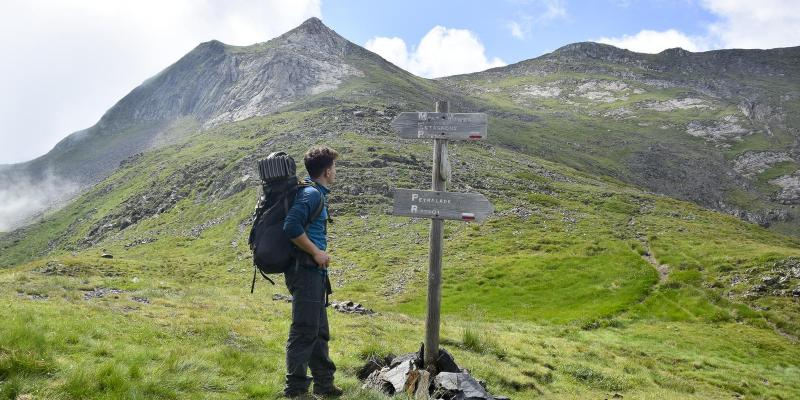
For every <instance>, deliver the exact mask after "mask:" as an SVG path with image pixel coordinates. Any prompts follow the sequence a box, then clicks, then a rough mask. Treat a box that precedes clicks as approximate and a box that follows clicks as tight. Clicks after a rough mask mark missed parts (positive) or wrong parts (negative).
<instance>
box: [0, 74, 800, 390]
mask: <svg viewBox="0 0 800 400" xmlns="http://www.w3.org/2000/svg"><path fill="white" fill-rule="evenodd" d="M420 90H425V88H422V89H420ZM317 100H319V101H322V100H321V99H317ZM372 106H373V107H376V108H378V107H379V106H380V105H379V104H372ZM357 107H359V106H358V105H354V104H347V103H346V102H344V103H343V104H339V105H335V106H328V107H323V108H317V109H315V110H314V111H305V112H304V111H291V112H285V113H281V114H277V115H274V116H270V117H265V118H257V119H251V120H247V121H244V122H241V123H236V124H229V125H225V126H222V127H219V128H216V129H213V130H210V131H207V132H204V133H203V134H202V135H197V136H191V135H190V136H185V135H183V134H182V135H181V136H180V138H178V139H176V141H177V143H176V144H175V145H172V146H168V147H165V148H163V149H160V150H157V151H154V152H151V153H148V154H145V155H144V156H143V157H141V158H139V159H137V160H134V161H133V162H132V163H129V164H127V165H126V166H125V167H123V168H121V169H120V170H118V171H117V172H116V173H114V174H113V175H112V176H111V177H109V178H108V179H107V180H105V181H104V182H103V183H101V184H100V185H98V186H97V187H95V188H94V189H93V190H92V191H90V192H88V193H86V194H84V195H83V196H82V197H81V198H80V199H78V201H76V202H74V203H73V204H71V205H69V206H67V207H65V208H64V209H62V210H60V211H58V212H56V213H54V214H53V215H51V216H49V217H48V218H47V219H46V220H45V221H44V222H43V223H40V224H37V225H34V226H32V227H31V228H29V229H27V230H25V232H23V234H24V235H25V236H24V239H22V240H20V241H19V242H17V243H16V244H14V243H13V241H14V240H16V239H15V238H17V239H18V238H19V236H16V235H6V236H4V237H2V238H0V248H2V255H0V262H2V264H3V265H6V266H9V265H13V266H12V267H10V268H7V269H5V270H2V271H0V297H2V302H0V303H1V304H3V306H2V307H0V319H2V320H3V321H5V323H3V324H2V325H0V382H1V383H0V393H2V396H0V398H14V397H15V395H17V394H21V393H32V394H33V395H34V396H35V397H36V398H196V397H200V396H203V397H210V398H232V399H233V398H237V399H238V398H242V397H250V398H272V397H274V395H275V394H276V393H277V392H279V390H280V387H281V384H282V383H281V381H282V364H283V345H284V340H285V334H286V331H287V330H288V321H289V315H290V309H289V306H288V304H285V303H282V302H273V301H271V300H270V297H271V294H272V293H283V292H285V289H284V288H283V286H282V283H281V282H280V281H279V282H278V286H276V287H274V288H273V287H270V286H269V285H267V284H265V283H263V282H259V283H258V285H257V287H256V293H255V295H252V296H251V295H250V294H249V293H248V292H247V290H248V286H249V282H250V278H251V276H252V275H251V271H252V270H251V267H250V265H249V262H248V250H247V245H246V235H247V229H248V227H249V226H248V217H249V214H250V212H251V210H252V209H251V207H252V205H253V203H254V200H255V199H256V197H257V184H256V182H255V181H254V180H253V179H252V178H251V179H249V180H247V181H246V182H247V183H246V186H245V187H244V189H243V190H241V191H238V192H237V191H236V190H233V191H232V192H233V194H232V195H230V196H227V197H226V196H223V195H222V194H221V193H224V192H225V189H226V188H228V187H234V186H236V185H237V184H238V183H239V182H241V181H242V179H241V178H242V176H243V175H245V174H248V173H249V174H250V176H251V177H253V176H255V175H254V171H253V170H252V166H253V160H254V159H255V158H256V157H258V156H263V155H265V154H267V153H268V152H270V151H273V150H275V149H288V150H289V151H290V153H291V154H295V155H299V154H301V153H302V151H303V150H304V149H305V148H307V147H308V146H309V145H310V144H312V143H317V142H324V143H329V144H331V145H332V146H334V147H336V148H338V149H340V150H341V152H342V154H343V157H342V160H341V168H340V175H341V176H340V182H338V184H337V187H336V188H335V189H336V190H335V191H334V195H333V198H332V203H333V208H334V210H335V217H336V222H335V224H333V225H332V226H331V235H332V239H331V242H332V253H333V256H334V259H335V263H334V264H335V266H334V267H333V269H332V272H331V273H332V277H333V282H334V286H335V287H334V290H335V292H336V293H335V294H334V299H351V300H356V301H361V302H363V303H364V304H365V305H366V306H367V307H370V308H373V309H376V310H378V311H379V312H380V314H379V315H377V316H371V317H357V316H350V315H343V314H338V313H334V312H331V322H332V325H333V327H332V330H333V332H334V339H333V342H332V345H331V347H332V351H333V357H334V359H335V360H336V361H337V363H338V365H339V367H340V373H339V377H340V378H339V379H340V380H341V382H342V383H343V384H344V386H345V388H346V389H347V396H348V398H377V396H375V395H372V394H369V393H365V392H362V391H360V390H359V389H358V387H359V384H358V383H357V381H356V380H355V378H354V373H355V370H356V369H357V368H358V367H359V366H360V365H361V364H362V363H363V358H364V357H366V356H369V355H370V354H383V353H386V352H395V353H400V352H406V351H412V350H413V349H415V348H416V347H417V346H418V343H419V342H420V340H421V338H422V337H423V330H424V323H423V321H424V315H423V307H424V299H423V297H424V286H425V276H426V274H425V270H426V264H427V261H426V258H427V253H426V248H427V246H426V243H427V229H428V222H427V221H423V220H409V219H405V218H396V217H391V216H388V215H385V209H386V207H387V206H388V205H389V198H388V197H387V196H386V195H385V193H386V189H387V188H391V187H395V186H398V187H421V188H424V187H426V186H427V182H428V180H429V174H430V170H429V165H430V157H431V156H430V144H429V143H417V142H405V141H400V140H397V139H395V138H394V136H393V135H392V134H391V133H390V132H389V131H388V127H387V124H388V119H387V118H381V117H379V116H370V117H364V118H355V117H353V116H352V113H351V112H350V110H352V109H353V108H357ZM512 124H513V123H512V122H509V121H504V120H495V121H492V125H491V132H492V133H493V134H496V135H497V136H504V135H511V134H512V132H513V131H512V130H511V128H510V127H511V126H512ZM412 156H413V157H412ZM451 159H452V164H453V171H454V178H455V180H454V182H453V183H452V185H451V186H450V187H451V189H452V190H457V191H467V190H469V191H479V192H482V193H484V194H486V195H487V196H489V197H490V199H491V200H492V202H493V203H494V205H495V208H496V210H497V213H496V215H495V216H494V217H493V218H491V219H490V220H489V221H488V222H487V223H485V224H483V225H477V224H459V223H455V222H448V223H447V224H446V244H445V260H444V263H445V278H444V282H445V285H444V299H443V313H444V319H443V327H442V329H443V334H442V337H443V342H444V346H445V347H447V348H448V349H450V350H452V351H453V352H454V353H455V355H456V358H457V360H458V361H459V362H460V364H461V365H462V366H465V367H467V368H469V369H470V370H471V371H473V372H474V373H476V374H477V375H478V376H479V377H481V378H483V379H485V380H486V381H487V382H488V384H489V387H490V389H491V390H493V391H494V392H497V393H503V394H507V395H510V396H511V397H513V398H533V397H536V396H538V395H541V394H544V395H546V396H547V397H551V398H574V397H580V398H585V397H600V396H609V395H610V394H612V393H614V392H620V393H623V394H624V395H625V396H627V397H633V398H657V397H658V398H723V397H730V396H731V395H732V394H736V393H739V394H743V395H745V396H747V397H769V398H787V399H788V398H793V397H797V396H798V394H800V385H799V384H798V381H797V380H796V376H797V373H798V362H797V360H798V359H800V351H798V349H797V346H796V344H795V342H794V341H792V340H790V339H787V338H786V337H784V336H782V335H781V334H780V333H779V332H783V333H784V334H789V335H797V334H798V333H800V329H799V328H798V327H797V325H796V322H794V321H797V316H798V314H800V313H798V310H797V305H796V304H797V303H796V301H793V300H789V301H786V300H785V299H784V298H777V297H769V296H768V297H766V298H761V299H757V300H754V301H750V300H744V299H742V298H739V297H736V296H732V297H731V296H728V292H727V289H726V287H727V285H723V286H722V287H720V285H714V283H715V282H717V281H718V280H721V279H725V277H727V276H729V275H730V274H731V273H734V272H741V273H744V271H746V270H748V269H751V268H757V267H763V266H765V265H768V264H769V263H770V262H774V261H775V260H779V259H784V258H787V257H791V256H799V255H800V251H799V250H798V247H797V245H798V243H797V241H796V240H795V239H791V238H787V237H783V236H779V235H776V234H773V233H770V232H768V231H765V230H763V229H760V228H758V227H755V226H752V225H749V224H745V223H743V222H741V221H739V220H737V219H735V218H732V217H728V216H724V215H720V214H717V213H713V212H709V211H705V210H702V209H700V208H698V207H696V206H694V205H691V204H688V203H684V202H680V201H675V200H671V199H668V198H665V197H661V196H655V195H651V194H647V193H643V192H641V191H639V190H637V189H634V188H631V187H628V186H625V185H623V184H621V183H619V182H617V181H614V180H611V179H604V178H603V179H601V178H597V177H593V176H591V175H587V174H585V173H581V172H578V171H575V170H572V169H569V168H566V167H563V166H560V165H557V164H553V163H550V162H547V161H544V160H540V159H535V158H531V157H529V156H524V155H521V154H519V153H515V152H511V151H508V150H504V149H502V148H499V147H495V146H493V145H489V144H463V143H460V144H456V145H454V146H451ZM197 166H202V168H199V169H197V170H196V171H194V170H193V171H194V172H193V174H192V175H189V176H184V175H182V174H180V173H179V171H182V170H192V168H194V167H197ZM173 186H174V187H175V188H177V189H178V190H176V192H177V193H178V195H179V197H180V199H179V200H178V201H177V202H176V203H175V205H174V206H173V207H172V208H169V209H167V210H165V212H163V213H160V214H156V215H154V216H149V217H147V218H144V219H142V220H141V221H139V222H138V223H136V224H134V225H132V226H130V227H128V228H126V229H123V230H119V229H112V230H110V231H109V232H108V233H106V234H104V235H102V236H101V237H99V238H98V239H99V240H100V241H99V242H98V243H97V244H96V245H94V246H92V247H85V246H86V245H85V242H84V241H83V239H84V237H85V236H87V234H89V233H90V232H91V230H92V228H93V227H95V226H96V225H97V224H100V223H101V222H105V221H106V220H104V218H106V217H108V216H109V215H115V213H116V212H118V211H119V210H120V209H124V205H125V204H127V203H129V202H131V201H132V200H134V199H139V198H141V196H143V195H147V194H148V193H151V192H153V191H154V190H156V188H162V187H173ZM142 242H145V244H140V243H142ZM126 245H127V246H126ZM50 248H53V249H54V251H53V252H52V253H48V250H49V249H50ZM103 248H104V249H106V250H107V251H109V252H110V253H112V254H114V256H115V257H114V259H110V260H108V259H101V258H99V254H100V249H103ZM648 251H649V252H651V253H652V254H653V255H654V256H655V257H656V258H657V259H658V261H660V262H661V263H663V264H669V271H670V273H669V275H668V277H667V278H666V280H664V281H662V282H659V277H658V274H657V272H656V271H655V269H654V268H653V267H652V266H651V265H650V264H648V263H647V262H646V261H645V260H644V259H643V258H642V257H640V254H644V253H646V252H648ZM48 263H50V265H51V267H47V264H48ZM98 287H103V288H116V289H121V290H123V291H124V292H122V293H120V294H117V295H107V296H106V297H103V298H99V299H89V300H85V299H84V293H86V290H89V289H92V288H98ZM39 296H47V298H46V300H40V299H37V298H39ZM134 297H137V298H142V297H143V298H147V299H148V300H149V304H142V303H140V302H136V301H134ZM765 301H766V302H771V303H770V304H773V306H772V308H770V309H769V310H763V309H760V308H757V307H758V306H760V305H761V304H762V302H765ZM776 327H777V328H776Z"/></svg>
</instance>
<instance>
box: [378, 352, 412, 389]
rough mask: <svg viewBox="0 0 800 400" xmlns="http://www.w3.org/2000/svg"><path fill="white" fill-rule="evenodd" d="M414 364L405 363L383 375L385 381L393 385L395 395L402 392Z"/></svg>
mask: <svg viewBox="0 0 800 400" xmlns="http://www.w3.org/2000/svg"><path fill="white" fill-rule="evenodd" d="M412 365H413V363H412V362H411V361H410V360H409V361H405V362H402V363H400V364H399V365H398V366H396V367H394V368H392V369H390V370H389V371H386V372H384V373H383V379H384V380H386V381H387V382H389V383H391V384H392V387H394V391H395V393H398V392H402V391H403V388H404V387H405V385H406V380H407V379H408V373H409V371H411V369H412Z"/></svg>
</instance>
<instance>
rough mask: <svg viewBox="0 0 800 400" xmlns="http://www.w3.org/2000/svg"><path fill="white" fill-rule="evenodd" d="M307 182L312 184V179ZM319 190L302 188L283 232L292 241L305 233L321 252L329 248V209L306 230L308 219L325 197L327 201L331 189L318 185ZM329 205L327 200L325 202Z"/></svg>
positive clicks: (284, 223) (290, 210) (286, 220)
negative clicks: (327, 222)
mask: <svg viewBox="0 0 800 400" xmlns="http://www.w3.org/2000/svg"><path fill="white" fill-rule="evenodd" d="M305 181H306V182H311V178H309V177H306V178H305ZM316 186H317V189H319V190H317V189H315V188H313V187H301V188H300V189H299V190H298V191H297V196H296V197H295V199H294V204H293V205H292V208H291V209H289V213H288V214H286V219H285V220H284V222H283V232H284V233H286V236H288V237H289V238H291V239H295V238H297V237H298V236H300V235H302V234H303V233H304V232H305V234H306V236H308V238H309V239H310V240H311V242H312V243H314V244H315V245H316V246H317V248H319V249H320V250H323V251H324V250H326V249H327V248H328V239H327V237H326V236H327V233H328V232H327V224H326V223H325V221H326V220H327V219H328V207H327V206H325V207H323V209H322V213H320V215H319V217H317V219H315V220H314V221H312V222H311V224H309V225H308V229H304V227H305V225H306V223H308V219H309V218H311V217H312V214H314V211H315V210H316V209H317V207H319V202H320V201H323V196H325V198H326V199H327V196H328V193H330V189H328V188H326V187H325V186H322V185H320V184H319V183H317V184H316ZM325 204H326V205H327V200H326V202H325Z"/></svg>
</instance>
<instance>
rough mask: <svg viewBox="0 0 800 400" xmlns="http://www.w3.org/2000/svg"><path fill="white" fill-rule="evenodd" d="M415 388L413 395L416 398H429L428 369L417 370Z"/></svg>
mask: <svg viewBox="0 0 800 400" xmlns="http://www.w3.org/2000/svg"><path fill="white" fill-rule="evenodd" d="M418 372H419V377H418V378H417V388H416V390H415V391H414V393H413V395H414V398H415V399H416V400H428V399H430V386H431V374H430V373H429V372H428V371H425V370H424V369H423V370H418Z"/></svg>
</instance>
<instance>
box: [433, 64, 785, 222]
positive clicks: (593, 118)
mask: <svg viewBox="0 0 800 400" xmlns="http://www.w3.org/2000/svg"><path fill="white" fill-rule="evenodd" d="M781 61H782V59H780V58H779V57H776V58H773V59H772V61H771V63H772V65H777V64H779V63H780V62H781ZM526 62H527V63H532V62H531V61H526ZM535 62H536V61H535V60H534V61H533V63H535ZM577 64H578V65H579V67H576V68H586V69H589V70H592V69H600V70H602V69H605V70H607V71H611V72H614V73H626V72H627V74H628V75H630V74H631V73H634V74H639V75H640V76H644V77H649V78H651V79H654V80H661V81H671V80H674V82H681V81H683V80H684V79H686V77H685V76H681V75H680V74H677V73H676V74H670V73H665V72H655V71H650V70H644V69H640V68H636V67H621V66H620V65H617V64H608V63H603V62H600V61H597V60H583V61H580V62H577ZM537 65H538V64H537ZM547 65H548V63H547V62H544V61H543V62H541V67H542V68H547ZM784 67H785V70H787V71H791V73H790V75H794V74H796V73H797V72H796V67H795V66H791V65H790V66H784ZM509 68H511V67H509ZM562 68H563V69H564V71H561V70H559V71H557V72H550V73H546V74H531V75H524V74H514V73H512V74H507V75H503V74H493V73H477V74H473V75H464V76H459V77H454V78H447V79H446V80H445V81H446V82H448V83H449V84H451V85H454V86H456V87H459V88H461V89H462V90H465V91H466V92H467V93H469V94H470V95H471V96H473V97H474V98H475V100H473V101H475V102H485V103H486V104H488V105H489V107H490V108H491V109H495V110H498V109H499V110H506V111H510V110H513V111H514V112H516V113H518V114H520V115H534V116H536V117H538V118H537V119H536V120H534V121H531V122H526V121H513V122H511V121H508V122H503V121H496V122H497V123H501V124H502V123H506V124H508V128H509V129H507V130H505V131H501V132H499V133H498V134H496V135H493V139H492V140H494V141H495V142H496V143H504V144H509V145H513V146H515V147H516V148H518V149H520V150H522V151H524V152H527V153H529V154H533V155H537V156H540V157H544V158H547V159H549V160H553V161H557V162H560V163H564V164H566V165H569V166H572V167H574V168H577V169H580V170H583V171H593V172H600V173H602V174H606V175H611V176H615V177H618V178H620V179H623V180H625V181H628V182H633V183H635V184H638V185H641V186H648V185H649V186H648V187H655V188H656V189H657V190H658V191H661V192H664V191H666V193H673V192H674V193H675V194H676V195H680V197H681V198H684V199H689V200H692V201H696V202H701V203H704V205H707V206H710V205H712V203H714V202H713V201H709V200H705V199H703V197H701V196H697V193H695V192H694V191H693V190H691V189H689V190H686V189H681V188H680V186H681V185H680V178H677V179H676V178H674V177H672V178H668V179H667V181H666V182H664V183H661V182H660V181H658V180H657V179H658V178H660V177H663V176H659V175H669V173H670V172H673V173H685V171H689V170H686V169H681V168H679V167H680V166H681V164H684V165H704V166H705V168H712V169H719V173H718V174H717V178H723V179H724V180H723V181H717V182H713V178H712V181H710V182H709V183H708V185H710V186H717V187H720V188H721V189H724V190H728V191H729V193H726V194H723V195H722V196H721V198H720V199H721V200H724V201H725V202H726V203H728V204H730V205H732V206H734V207H737V208H741V209H744V210H749V211H759V210H765V209H772V208H778V207H780V205H778V204H777V203H775V202H772V201H771V200H770V197H771V196H772V195H774V194H775V193H776V192H777V191H778V189H779V188H778V187H776V186H774V185H765V184H762V182H765V181H766V180H767V179H769V178H770V176H771V175H774V174H775V173H777V172H780V173H781V174H789V173H791V172H793V171H795V170H796V168H794V167H796V166H794V165H792V166H788V165H784V166H783V168H782V169H781V171H776V170H772V171H766V172H765V173H764V174H763V176H757V177H755V178H754V182H753V184H752V185H751V186H752V188H750V189H744V188H741V187H740V186H739V185H737V184H734V183H733V182H732V181H730V179H729V178H728V177H727V176H726V174H725V173H724V169H728V170H729V169H730V166H727V165H725V162H726V160H732V159H734V158H735V157H736V156H737V155H740V154H743V153H745V152H747V151H765V150H773V151H787V150H788V149H789V148H791V147H792V146H793V143H794V137H795V136H796V133H794V132H792V131H790V130H788V129H784V127H786V126H789V127H794V126H797V124H796V119H797V116H796V115H795V114H796V113H793V112H792V111H791V110H794V109H796V107H797V101H796V100H793V97H792V96H793V95H783V97H782V93H795V92H796V90H797V85H796V83H794V82H787V81H786V79H785V78H783V77H781V76H778V77H774V76H765V77H763V78H760V79H758V78H755V77H753V76H751V75H747V76H736V75H733V74H727V75H725V76H724V77H720V76H707V77H704V76H703V75H702V74H699V72H698V71H700V70H697V71H694V72H693V74H694V75H692V79H693V80H696V81H701V80H702V79H707V80H708V81H709V82H712V81H713V80H714V79H728V80H730V81H731V82H736V81H738V82H742V83H744V84H746V85H748V87H751V88H754V89H752V90H756V89H757V90H758V93H759V94H758V97H759V101H761V102H765V101H766V102H768V103H769V104H773V105H774V104H781V106H779V107H780V108H781V109H782V110H783V112H784V114H785V116H786V117H785V120H784V121H783V122H784V123H785V124H783V125H782V126H778V125H776V124H775V122H774V121H772V122H771V125H772V127H771V132H770V133H769V134H768V133H767V132H766V131H765V130H764V124H763V123H761V122H752V121H748V120H747V119H746V118H745V117H744V116H743V114H742V113H741V112H740V110H739V109H738V108H737V106H738V104H739V103H740V102H741V101H743V98H737V97H733V95H731V96H729V97H721V98H720V97H710V96H709V95H706V94H704V93H701V92H699V91H697V90H695V89H693V88H692V86H691V85H689V84H685V83H683V84H681V83H679V84H678V86H677V87H668V88H657V87H654V86H651V85H648V84H647V83H646V82H642V81H640V80H639V79H629V78H619V77H618V76H614V75H612V74H604V73H599V72H597V71H594V70H592V72H587V73H582V72H574V71H567V69H568V68H569V65H562ZM586 82H621V83H624V84H626V85H627V88H625V89H623V90H620V91H615V90H611V91H610V92H609V91H608V90H607V89H603V88H595V89H592V90H591V91H600V92H602V91H606V92H608V93H610V94H611V96H610V97H612V98H613V100H610V101H608V102H606V101H603V100H589V99H587V98H585V97H582V96H581V95H580V93H581V91H580V90H579V86H580V85H581V84H584V83H586ZM548 85H554V86H557V87H558V88H560V89H561V92H560V94H558V95H557V96H555V97H542V96H536V95H527V96H526V95H524V92H525V88H526V87H532V86H533V87H540V88H541V87H548ZM714 85H717V84H714ZM714 85H712V87H713V86H714ZM635 90H640V91H641V92H640V93H637V92H635ZM585 92H586V91H585V90H584V93H585ZM685 97H690V98H695V99H700V100H703V101H705V102H706V103H705V104H706V105H707V106H710V107H707V108H690V109H677V110H672V111H656V110H647V109H644V108H642V105H643V104H648V103H652V102H662V101H666V100H670V99H680V98H685ZM779 99H780V100H779ZM619 110H626V112H627V113H624V114H620V115H613V112H615V111H619ZM609 113H611V114H609ZM726 116H735V117H737V118H738V119H739V122H738V123H739V124H740V125H741V126H743V127H744V128H745V129H748V130H750V131H751V132H754V133H752V134H749V135H744V136H743V137H742V139H741V140H728V141H722V142H719V143H715V142H706V141H704V140H703V139H700V138H695V137H692V136H689V135H688V134H687V133H686V126H687V123H688V122H690V121H697V122H700V123H710V122H711V121H715V120H720V119H722V118H724V117H726ZM654 151H655V153H654ZM664 154H666V155H667V158H668V159H671V160H672V161H671V162H673V163H676V164H674V165H669V164H668V162H667V164H656V169H657V170H662V171H655V172H652V173H650V174H648V173H637V172H634V171H635V170H636V169H637V168H642V167H643V166H644V164H643V159H642V158H634V157H633V156H635V155H638V156H640V157H645V156H646V155H649V156H650V157H649V158H651V160H652V161H651V162H656V160H658V159H659V158H658V156H659V155H664ZM653 157H655V158H653ZM711 160H713V163H710V162H709V161H711ZM662 162H665V161H663V160H662ZM653 174H655V175H656V176H652V175H653ZM649 175H650V176H649ZM711 176H713V175H711ZM772 177H774V176H772ZM659 185H660V186H659ZM706 197H707V196H706ZM787 210H788V212H789V214H791V215H794V214H795V212H794V211H793V210H791V209H787ZM772 229H774V230H775V231H778V232H783V233H787V234H796V233H797V232H798V230H797V229H798V227H797V224H796V223H776V224H774V225H773V226H772Z"/></svg>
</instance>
